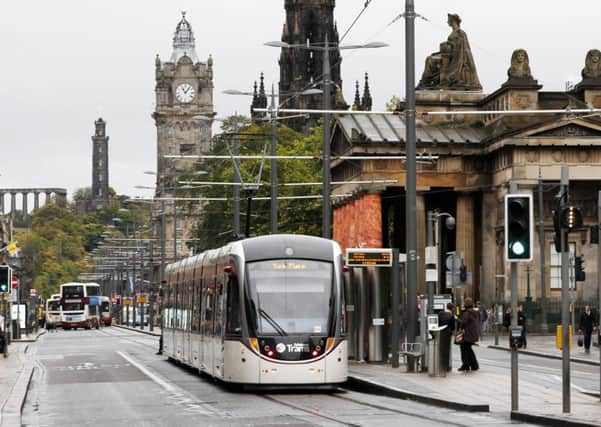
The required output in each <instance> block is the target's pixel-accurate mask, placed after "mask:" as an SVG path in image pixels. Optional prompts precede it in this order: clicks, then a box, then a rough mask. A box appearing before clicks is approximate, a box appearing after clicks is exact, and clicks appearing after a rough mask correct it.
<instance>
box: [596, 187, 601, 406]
mask: <svg viewBox="0 0 601 427" xmlns="http://www.w3.org/2000/svg"><path fill="white" fill-rule="evenodd" d="M597 242H598V243H597V292H598V293H599V305H598V306H597V316H598V317H597V320H598V323H597V328H598V329H597V333H598V334H599V335H598V336H599V337H601V332H600V331H601V191H599V193H598V196H597ZM597 344H599V390H601V339H600V340H599V341H598V342H597ZM599 398H600V399H601V394H599Z"/></svg>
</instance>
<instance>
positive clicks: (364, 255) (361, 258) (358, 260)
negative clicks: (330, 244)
mask: <svg viewBox="0 0 601 427" xmlns="http://www.w3.org/2000/svg"><path fill="white" fill-rule="evenodd" d="M346 265H347V267H391V266H392V249H386V248H347V249H346Z"/></svg>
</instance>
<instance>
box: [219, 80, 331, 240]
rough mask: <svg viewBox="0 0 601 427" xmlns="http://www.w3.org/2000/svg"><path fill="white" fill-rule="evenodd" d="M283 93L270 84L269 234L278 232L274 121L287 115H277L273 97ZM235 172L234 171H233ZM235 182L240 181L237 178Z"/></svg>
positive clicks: (229, 91)
mask: <svg viewBox="0 0 601 427" xmlns="http://www.w3.org/2000/svg"><path fill="white" fill-rule="evenodd" d="M223 93H224V94H226V95H248V96H253V95H254V93H253V92H243V91H239V90H236V89H227V90H224V91H223ZM320 93H322V91H321V90H319V89H307V90H304V91H302V92H292V93H286V95H293V96H295V95H315V94H320ZM283 95H284V94H283V93H281V92H280V93H278V94H276V93H275V89H274V87H273V84H272V85H271V95H270V98H271V104H270V105H269V124H270V130H271V135H270V136H271V140H270V155H271V159H270V162H271V163H270V166H271V173H270V179H271V193H270V196H271V197H270V200H271V205H270V218H271V221H270V222H271V234H276V233H277V232H278V163H277V158H276V155H277V131H276V124H277V123H276V121H277V120H278V119H282V118H288V117H277V106H276V104H275V98H276V96H277V97H280V98H281V97H282V96H283ZM235 155H237V154H235ZM235 173H236V172H235ZM237 182H240V181H239V180H238V181H237Z"/></svg>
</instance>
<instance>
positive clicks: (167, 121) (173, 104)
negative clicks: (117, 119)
mask: <svg viewBox="0 0 601 427" xmlns="http://www.w3.org/2000/svg"><path fill="white" fill-rule="evenodd" d="M155 80H156V85H155V95H156V107H155V111H154V114H153V118H154V122H155V125H156V128H157V174H158V176H163V177H166V176H167V175H172V174H173V169H174V168H175V167H177V168H179V167H180V166H184V165H180V164H179V163H181V162H176V161H170V160H169V159H164V158H163V156H164V155H168V154H188V155H194V154H201V153H206V152H208V151H209V148H210V141H211V126H210V123H208V122H203V121H201V120H196V119H194V118H193V117H194V116H199V115H202V116H207V117H212V116H213V115H214V114H215V113H214V111H213V59H212V58H211V57H210V56H209V58H208V59H207V61H206V62H201V61H200V60H199V59H198V56H197V54H196V49H195V39H194V33H193V32H192V26H191V25H190V23H189V22H188V20H187V19H186V13H185V12H182V19H181V20H180V22H179V23H178V24H177V27H176V29H175V34H174V36H173V52H172V53H171V57H170V58H169V61H167V62H161V59H160V58H159V56H158V55H157V57H156V60H155ZM157 191H158V188H157Z"/></svg>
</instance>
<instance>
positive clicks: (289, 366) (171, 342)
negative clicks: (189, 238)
mask: <svg viewBox="0 0 601 427" xmlns="http://www.w3.org/2000/svg"><path fill="white" fill-rule="evenodd" d="M342 267H343V260H342V252H341V250H340V247H339V246H338V244H337V243H336V242H334V241H331V240H327V239H323V238H319V237H311V236H304V235H288V234H280V235H269V236H262V237H255V238H249V239H245V240H240V241H236V242H232V243H229V244H227V245H226V246H223V247H222V248H219V249H215V250H209V251H206V252H203V253H201V254H198V255H196V256H193V257H190V258H186V259H184V260H181V261H179V262H176V263H174V264H170V265H169V266H168V267H167V268H166V280H167V289H166V291H165V293H164V297H165V304H164V319H163V325H164V331H163V352H164V354H165V355H167V356H168V357H169V358H170V359H174V360H177V361H179V362H181V363H184V364H186V365H189V366H192V367H195V368H198V369H199V370H200V371H202V372H205V373H207V374H209V375H211V376H213V377H215V378H218V379H220V380H222V381H225V382H230V383H238V384H248V385H268V386H280V385H283V386H292V385H315V386H324V385H325V386H334V387H335V386H336V385H338V384H340V383H343V382H345V381H346V379H347V370H348V369H347V368H348V361H347V339H346V313H345V300H344V286H343V281H342V280H343V279H342Z"/></svg>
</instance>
